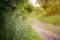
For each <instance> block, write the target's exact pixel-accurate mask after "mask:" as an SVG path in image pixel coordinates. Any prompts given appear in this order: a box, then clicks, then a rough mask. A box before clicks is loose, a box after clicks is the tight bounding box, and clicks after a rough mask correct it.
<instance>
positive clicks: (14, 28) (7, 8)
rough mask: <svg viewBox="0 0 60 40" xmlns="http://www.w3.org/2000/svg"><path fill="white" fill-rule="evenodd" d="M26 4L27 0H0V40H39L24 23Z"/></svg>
mask: <svg viewBox="0 0 60 40" xmlns="http://www.w3.org/2000/svg"><path fill="white" fill-rule="evenodd" d="M27 4H28V0H0V40H37V39H38V40H40V38H39V37H38V36H37V34H36V36H35V35H33V36H32V33H35V32H34V31H33V32H32V30H31V27H30V25H29V23H28V24H27V22H26V21H27V20H26V19H27V17H26V16H25V14H26V13H28V12H27V11H26V9H25V5H27ZM34 36H35V37H37V38H36V39H35V38H34Z"/></svg>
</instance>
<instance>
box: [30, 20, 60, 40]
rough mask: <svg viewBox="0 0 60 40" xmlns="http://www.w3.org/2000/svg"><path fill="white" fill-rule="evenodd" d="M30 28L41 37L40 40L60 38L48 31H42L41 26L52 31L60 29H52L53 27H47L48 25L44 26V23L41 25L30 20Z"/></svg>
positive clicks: (59, 39)
mask: <svg viewBox="0 0 60 40" xmlns="http://www.w3.org/2000/svg"><path fill="white" fill-rule="evenodd" d="M31 22H32V27H33V29H34V30H35V31H36V32H37V33H38V34H39V35H41V37H42V39H43V40H60V36H59V35H57V34H55V33H53V32H50V31H48V30H44V29H42V28H41V27H42V26H49V27H51V28H53V29H56V30H60V28H56V27H54V26H53V25H48V24H45V23H41V22H39V21H37V20H32V21H31Z"/></svg>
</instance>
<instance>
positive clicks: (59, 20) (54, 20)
mask: <svg viewBox="0 0 60 40" xmlns="http://www.w3.org/2000/svg"><path fill="white" fill-rule="evenodd" d="M38 20H40V21H42V22H46V23H50V24H53V25H57V26H60V14H57V15H53V16H47V17H41V18H40V17H39V18H38Z"/></svg>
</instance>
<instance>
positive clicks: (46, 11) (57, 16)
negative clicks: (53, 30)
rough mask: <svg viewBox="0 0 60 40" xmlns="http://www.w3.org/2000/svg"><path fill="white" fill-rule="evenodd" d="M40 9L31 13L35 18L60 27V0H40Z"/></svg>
mask: <svg viewBox="0 0 60 40" xmlns="http://www.w3.org/2000/svg"><path fill="white" fill-rule="evenodd" d="M38 3H39V4H40V7H37V8H35V9H34V11H33V12H32V13H31V16H32V17H33V18H36V19H38V20H40V21H42V22H46V23H50V24H53V25H57V26H60V3H59V0H40V1H39V0H38Z"/></svg>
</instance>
